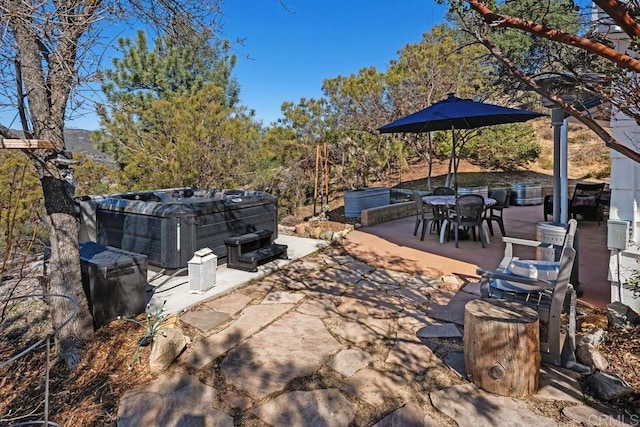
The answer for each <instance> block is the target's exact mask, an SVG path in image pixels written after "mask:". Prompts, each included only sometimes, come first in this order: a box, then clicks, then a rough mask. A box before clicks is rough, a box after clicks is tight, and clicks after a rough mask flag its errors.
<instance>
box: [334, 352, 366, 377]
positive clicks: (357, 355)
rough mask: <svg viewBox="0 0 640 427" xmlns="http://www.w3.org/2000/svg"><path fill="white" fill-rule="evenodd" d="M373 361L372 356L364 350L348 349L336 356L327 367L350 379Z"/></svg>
mask: <svg viewBox="0 0 640 427" xmlns="http://www.w3.org/2000/svg"><path fill="white" fill-rule="evenodd" d="M372 360H373V358H372V357H371V354H369V353H367V352H366V351H364V350H358V349H347V350H342V351H341V352H340V353H338V354H336V355H335V356H334V357H333V359H331V360H330V361H329V363H327V366H329V367H330V368H331V369H333V370H334V371H336V372H339V373H341V374H342V375H344V376H345V377H350V376H352V375H353V374H355V373H356V372H358V371H359V370H360V369H362V368H364V367H366V366H367V365H369V364H370V363H371V361H372Z"/></svg>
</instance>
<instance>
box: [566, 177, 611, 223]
mask: <svg viewBox="0 0 640 427" xmlns="http://www.w3.org/2000/svg"><path fill="white" fill-rule="evenodd" d="M604 186H605V183H604V182H599V183H596V182H579V183H577V184H576V187H575V190H573V197H571V199H570V200H569V216H570V217H571V218H576V219H577V215H580V218H581V219H585V220H594V219H595V220H596V221H598V225H600V219H602V218H603V206H602V205H601V204H600V201H601V199H602V192H603V191H604Z"/></svg>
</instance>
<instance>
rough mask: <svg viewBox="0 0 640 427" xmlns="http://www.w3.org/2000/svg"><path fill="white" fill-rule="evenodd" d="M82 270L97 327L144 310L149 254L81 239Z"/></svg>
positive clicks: (84, 284) (83, 281)
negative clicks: (147, 255)
mask: <svg viewBox="0 0 640 427" xmlns="http://www.w3.org/2000/svg"><path fill="white" fill-rule="evenodd" d="M80 270H81V272H82V285H83V287H84V292H85V295H86V296H87V301H88V302H89V310H90V311H91V313H92V314H93V324H94V326H95V327H96V328H99V327H100V326H103V325H106V324H107V323H109V322H110V321H112V320H114V319H116V318H117V317H118V316H125V315H130V314H138V313H142V312H144V311H145V304H146V290H147V257H146V256H145V255H141V254H136V253H131V252H127V251H123V250H120V249H117V248H113V247H108V246H104V245H101V244H99V243H95V242H84V243H80Z"/></svg>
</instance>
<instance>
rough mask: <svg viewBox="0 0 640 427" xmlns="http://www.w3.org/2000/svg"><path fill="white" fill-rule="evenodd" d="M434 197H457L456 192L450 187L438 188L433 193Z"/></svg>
mask: <svg viewBox="0 0 640 427" xmlns="http://www.w3.org/2000/svg"><path fill="white" fill-rule="evenodd" d="M431 194H433V195H434V196H455V195H456V190H454V189H453V188H449V187H436V188H434V189H433V191H432V192H431Z"/></svg>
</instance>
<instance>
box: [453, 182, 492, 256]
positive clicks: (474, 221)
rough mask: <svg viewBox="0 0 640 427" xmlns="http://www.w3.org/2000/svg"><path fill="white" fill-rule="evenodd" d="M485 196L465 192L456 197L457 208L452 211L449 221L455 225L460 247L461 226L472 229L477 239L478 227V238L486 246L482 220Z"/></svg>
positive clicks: (454, 230) (455, 233)
mask: <svg viewBox="0 0 640 427" xmlns="http://www.w3.org/2000/svg"><path fill="white" fill-rule="evenodd" d="M483 213H484V197H482V196H481V195H480V194H465V195H462V196H459V197H458V198H457V199H456V209H455V211H454V212H450V214H449V217H448V218H447V221H448V223H449V225H453V226H454V228H453V232H454V236H455V241H456V248H457V247H458V235H459V232H460V228H461V227H463V228H464V229H465V230H469V231H471V234H472V236H473V240H476V228H477V229H478V238H479V239H480V242H482V247H483V248H484V247H485V245H484V242H485V236H484V231H483V230H482V222H483V221H484V216H483Z"/></svg>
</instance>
